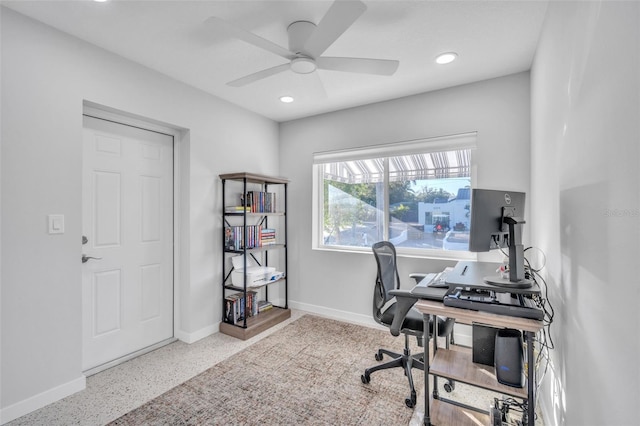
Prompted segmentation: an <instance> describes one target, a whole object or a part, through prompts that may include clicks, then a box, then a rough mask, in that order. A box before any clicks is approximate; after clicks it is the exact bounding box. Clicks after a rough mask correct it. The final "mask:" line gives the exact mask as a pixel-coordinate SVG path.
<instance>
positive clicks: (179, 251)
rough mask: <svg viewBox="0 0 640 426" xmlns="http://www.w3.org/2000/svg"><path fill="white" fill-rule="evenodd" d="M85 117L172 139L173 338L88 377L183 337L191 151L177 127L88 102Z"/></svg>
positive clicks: (185, 135) (84, 105)
mask: <svg viewBox="0 0 640 426" xmlns="http://www.w3.org/2000/svg"><path fill="white" fill-rule="evenodd" d="M82 115H83V116H85V115H87V116H90V117H94V118H98V119H101V120H107V121H112V122H115V123H119V124H123V125H125V126H132V127H137V128H140V129H143V130H148V131H151V132H158V133H162V134H165V135H168V136H171V137H173V202H172V204H173V337H171V338H169V339H166V340H164V341H162V342H158V343H156V344H154V345H151V346H149V347H147V348H143V349H141V350H139V351H136V352H134V353H132V354H129V355H125V356H124V357H121V358H118V359H116V360H114V361H111V362H107V363H105V364H102V365H100V366H98V367H95V368H92V369H90V370H87V371H84V372H83V374H84V375H85V376H90V375H92V374H96V373H99V372H100V371H104V370H106V369H108V368H111V367H113V366H115V365H118V364H120V363H123V362H125V361H128V360H130V359H132V358H135V357H137V356H140V355H143V354H145V353H148V352H151V351H153V350H155V349H157V348H159V347H162V346H164V345H166V344H168V343H171V342H174V341H176V340H178V339H179V336H180V334H181V333H180V330H181V327H180V318H181V315H180V303H179V302H180V289H181V288H182V286H181V280H180V277H181V276H182V272H183V271H186V270H187V269H185V268H184V265H186V264H187V263H185V262H187V259H185V258H184V257H183V254H184V253H188V250H184V249H183V244H186V243H187V242H188V239H184V238H181V232H180V229H181V226H182V224H183V220H182V218H183V217H188V210H187V209H186V208H183V207H181V206H183V205H188V203H182V202H181V201H182V200H183V195H184V194H183V191H182V187H181V183H182V182H183V181H188V180H184V179H183V178H182V176H183V173H187V170H186V169H188V165H187V166H184V165H183V167H181V164H182V159H183V158H184V159H188V152H183V150H186V149H188V143H186V142H187V141H188V137H189V131H188V130H187V129H184V128H178V127H174V126H171V125H168V124H164V123H161V122H159V121H156V120H152V119H148V118H145V117H141V116H136V115H134V114H130V113H127V112H123V111H120V110H116V109H113V108H109V107H105V106H103V105H100V104H96V103H93V102H90V101H86V100H85V101H83V103H82ZM83 149H84V147H83ZM183 209H184V211H183ZM180 340H183V339H180Z"/></svg>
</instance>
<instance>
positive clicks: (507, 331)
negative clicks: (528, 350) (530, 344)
mask: <svg viewBox="0 0 640 426" xmlns="http://www.w3.org/2000/svg"><path fill="white" fill-rule="evenodd" d="M495 368H496V378H497V379H498V382H500V383H502V384H503V385H507V386H513V387H517V388H522V387H524V353H523V350H522V333H520V330H514V329H512V328H503V329H501V330H498V332H497V333H496V346H495Z"/></svg>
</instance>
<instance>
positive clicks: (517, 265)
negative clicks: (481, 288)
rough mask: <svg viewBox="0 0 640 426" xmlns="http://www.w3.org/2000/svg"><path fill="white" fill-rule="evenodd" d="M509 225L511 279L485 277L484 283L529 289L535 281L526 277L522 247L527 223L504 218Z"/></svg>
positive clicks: (497, 276) (512, 218) (519, 219)
mask: <svg viewBox="0 0 640 426" xmlns="http://www.w3.org/2000/svg"><path fill="white" fill-rule="evenodd" d="M503 222H504V223H506V224H508V225H509V278H503V277H502V276H501V275H495V276H488V277H484V282H485V283H487V284H491V285H495V286H498V287H505V288H509V287H511V288H529V287H531V286H532V285H533V281H532V280H529V279H527V278H525V277H524V246H523V245H522V224H524V223H525V221H524V220H523V219H522V218H517V217H509V216H507V217H504V218H503Z"/></svg>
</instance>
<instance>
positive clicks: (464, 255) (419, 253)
mask: <svg viewBox="0 0 640 426" xmlns="http://www.w3.org/2000/svg"><path fill="white" fill-rule="evenodd" d="M313 250H316V251H324V252H336V253H354V254H371V247H348V246H319V247H313ZM396 254H397V256H398V257H406V258H416V259H432V260H453V261H460V260H472V261H475V260H477V259H478V256H477V254H476V253H472V252H468V251H454V250H451V251H447V250H421V249H407V248H403V247H396Z"/></svg>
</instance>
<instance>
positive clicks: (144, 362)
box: [8, 310, 304, 426]
mask: <svg viewBox="0 0 640 426" xmlns="http://www.w3.org/2000/svg"><path fill="white" fill-rule="evenodd" d="M302 315H304V312H301V311H295V310H292V311H291V318H290V319H288V320H286V321H284V322H282V323H280V324H278V325H276V326H275V327H272V328H270V329H269V330H267V331H265V332H263V333H261V334H260V335H258V336H256V337H254V338H252V339H249V340H246V341H241V340H238V339H235V338H233V337H230V336H227V335H224V334H221V333H215V334H213V335H211V336H209V337H207V338H204V339H202V340H199V341H197V342H196V343H192V344H190V345H188V344H186V343H183V342H180V341H177V342H174V343H171V344H169V345H167V346H164V347H162V348H160V349H157V350H155V351H153V352H150V353H148V354H145V355H142V356H140V357H138V358H135V359H133V360H131V361H127V362H125V363H123V364H120V365H118V366H116V367H113V368H111V369H109V370H105V371H103V372H101V373H98V374H95V375H93V376H90V377H88V378H87V387H86V389H85V390H83V391H82V392H78V393H76V394H74V395H71V396H69V397H67V398H64V399H62V400H60V401H58V402H55V403H53V404H50V405H48V406H46V407H44V408H41V409H40V410H37V411H34V412H33V413H30V414H27V415H26V416H23V417H20V418H19V419H16V420H14V421H12V422H10V423H8V425H10V426H20V425H29V426H33V425H47V426H55V425H60V426H62V425H64V426H67V425H86V426H96V425H103V424H105V423H108V422H110V421H112V420H115V419H117V418H118V417H120V416H122V415H123V414H126V413H128V412H129V411H131V410H133V409H134V408H136V407H139V406H140V405H142V404H143V403H145V402H147V401H150V400H151V399H153V398H155V397H156V396H158V395H161V394H163V393H164V392H166V391H168V390H169V389H171V388H173V387H175V386H177V385H179V384H181V383H183V382H185V381H186V380H188V379H190V378H191V377H194V376H196V375H197V374H199V373H201V372H203V371H205V370H206V369H208V368H210V367H211V366H213V365H214V364H216V363H218V362H220V361H222V360H224V359H226V358H227V357H229V356H231V355H233V354H235V353H237V352H239V351H241V350H242V349H244V348H246V347H247V346H249V345H251V344H252V343H255V342H256V341H258V340H260V339H262V338H264V337H266V336H268V335H270V334H271V333H273V332H275V331H277V330H279V329H281V328H282V327H284V326H286V325H287V324H289V323H290V322H292V321H295V320H296V319H298V318H300V316H302Z"/></svg>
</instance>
